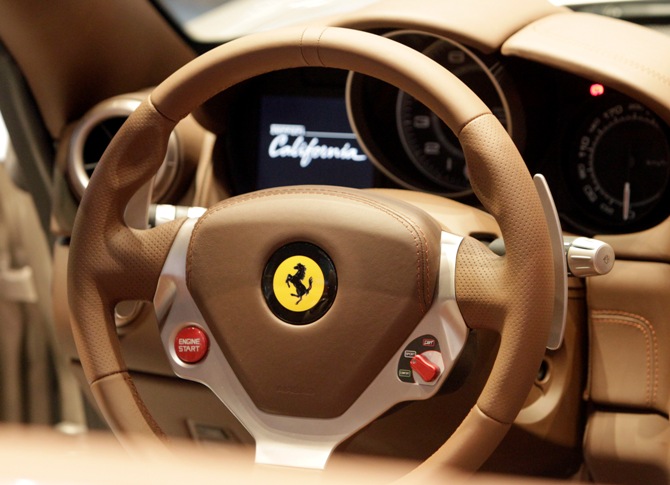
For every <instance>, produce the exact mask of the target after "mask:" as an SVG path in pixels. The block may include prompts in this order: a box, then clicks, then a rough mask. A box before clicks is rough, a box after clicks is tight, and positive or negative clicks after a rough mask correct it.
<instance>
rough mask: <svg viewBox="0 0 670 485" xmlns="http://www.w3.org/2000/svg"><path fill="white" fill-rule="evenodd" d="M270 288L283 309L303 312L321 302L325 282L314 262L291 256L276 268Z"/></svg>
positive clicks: (305, 258)
mask: <svg viewBox="0 0 670 485" xmlns="http://www.w3.org/2000/svg"><path fill="white" fill-rule="evenodd" d="M272 287H273V290H274V294H275V297H276V298H277V301H278V302H279V303H280V304H281V305H282V306H283V307H284V308H286V309H287V310H290V311H293V312H304V311H307V310H310V309H312V308H313V307H314V306H315V305H316V304H317V303H319V301H320V300H321V297H322V296H323V291H324V288H325V280H324V276H323V271H321V268H320V267H319V265H318V264H317V263H316V261H314V260H313V259H311V258H309V257H307V256H291V257H289V258H287V259H285V260H284V261H283V262H282V263H281V264H280V265H279V266H278V267H277V270H276V271H275V274H274V277H273V281H272Z"/></svg>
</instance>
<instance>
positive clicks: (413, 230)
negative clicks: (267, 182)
mask: <svg viewBox="0 0 670 485" xmlns="http://www.w3.org/2000/svg"><path fill="white" fill-rule="evenodd" d="M273 195H326V196H331V197H341V198H343V199H348V200H352V201H356V202H360V203H363V204H365V205H368V206H370V207H372V208H374V209H377V210H379V211H381V212H384V213H386V214H387V215H389V216H391V217H392V218H393V219H395V220H396V221H397V222H399V223H400V224H401V225H403V227H405V229H406V230H407V232H408V233H409V234H410V235H411V236H412V239H413V240H414V246H415V248H416V259H417V261H416V268H417V274H416V281H417V295H418V297H419V298H418V299H419V311H420V314H421V315H423V314H424V313H425V312H426V311H427V308H428V305H429V303H430V301H429V300H430V298H429V294H430V288H429V284H428V283H429V281H430V272H429V267H430V265H429V260H430V254H429V250H428V242H427V240H426V236H425V234H424V233H423V231H421V230H420V229H419V226H418V224H416V223H415V222H414V221H412V220H411V219H409V218H407V217H405V216H403V215H401V214H399V213H398V212H396V211H394V210H393V209H390V208H389V207H386V206H384V205H382V204H378V203H375V202H374V201H372V200H370V199H366V198H363V197H357V196H355V195H353V194H346V193H342V192H337V191H331V190H324V189H319V190H304V189H303V190H297V189H270V190H268V191H265V192H260V193H253V194H249V195H246V196H240V197H237V198H235V199H234V200H228V201H224V202H222V203H220V204H219V205H217V206H215V207H213V208H211V209H210V210H209V211H207V212H206V213H205V214H204V215H203V216H202V217H201V218H200V220H198V222H197V223H196V225H195V227H194V228H193V235H192V237H191V242H190V243H189V251H188V255H187V260H186V281H187V285H188V286H189V287H191V278H192V273H191V266H192V260H193V252H194V249H193V247H194V241H195V239H196V238H197V235H198V232H199V229H200V226H201V224H203V223H204V221H205V220H206V219H207V218H208V217H210V216H212V215H213V214H215V213H217V212H219V211H221V210H223V209H226V208H229V207H232V206H235V205H239V204H242V203H245V202H249V201H253V200H258V199H261V198H266V197H270V196H273ZM417 236H420V237H417ZM422 252H423V253H425V255H426V257H425V258H422V257H421V253H422ZM422 273H425V277H424V278H422Z"/></svg>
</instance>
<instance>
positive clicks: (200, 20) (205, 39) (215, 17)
mask: <svg viewBox="0 0 670 485" xmlns="http://www.w3.org/2000/svg"><path fill="white" fill-rule="evenodd" d="M377 1H378V0H156V2H157V3H158V5H159V6H160V7H161V8H162V9H163V10H164V11H165V12H166V13H167V15H169V16H170V17H171V18H172V20H173V21H174V22H175V23H176V24H177V25H178V26H179V28H180V29H181V30H182V31H183V32H184V34H185V35H186V36H187V37H189V38H190V39H191V40H192V41H194V42H198V43H203V44H208V43H220V42H224V41H227V40H231V39H234V38H236V37H240V36H242V35H246V34H251V33H254V32H260V31H264V30H270V29H275V28H279V27H286V26H289V25H295V24H300V23H303V22H307V21H311V20H314V19H318V18H323V17H328V16H331V15H337V14H344V13H347V12H350V11H352V10H357V9H359V8H362V7H365V6H367V5H371V4H373V3H376V2H377ZM550 1H551V2H552V3H554V4H555V5H566V6H578V5H580V6H581V5H591V4H603V3H610V4H612V3H624V2H621V1H617V0H614V1H613V0H550ZM633 1H644V0H633ZM625 3H630V1H629V2H625Z"/></svg>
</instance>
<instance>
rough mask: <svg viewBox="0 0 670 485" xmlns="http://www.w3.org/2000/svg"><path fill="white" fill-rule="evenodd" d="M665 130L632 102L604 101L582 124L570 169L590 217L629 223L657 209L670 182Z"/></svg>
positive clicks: (618, 223)
mask: <svg viewBox="0 0 670 485" xmlns="http://www.w3.org/2000/svg"><path fill="white" fill-rule="evenodd" d="M666 129H667V128H666V127H665V125H664V123H663V122H662V121H661V120H660V119H659V118H658V117H657V116H656V115H655V114H653V113H652V112H651V111H649V110H648V109H647V108H645V107H644V106H642V105H641V104H639V103H636V102H633V101H623V102H619V103H616V104H613V105H609V106H608V107H607V108H605V109H603V110H602V111H599V112H598V113H597V114H596V115H595V116H593V117H592V118H590V119H589V120H588V122H587V123H585V124H584V126H583V128H582V131H581V132H580V134H579V135H578V147H577V148H576V150H577V153H576V156H573V157H571V159H572V163H571V164H570V165H569V170H570V176H571V179H572V180H573V182H574V186H575V187H576V189H577V192H578V196H579V199H580V200H581V205H582V206H583V207H584V209H585V210H587V211H588V214H589V215H590V216H591V217H592V218H593V219H595V220H596V221H599V222H601V223H604V224H608V225H612V224H614V225H618V226H631V225H636V224H638V223H639V222H640V221H642V219H644V218H646V217H651V216H652V215H653V214H654V213H655V212H657V209H660V208H661V206H660V205H659V203H660V202H661V201H662V200H663V199H664V197H666V189H667V187H668V181H669V180H670V147H669V146H668V135H667V133H666ZM665 212H666V213H667V208H666V209H665ZM664 215H667V214H663V215H662V216H664Z"/></svg>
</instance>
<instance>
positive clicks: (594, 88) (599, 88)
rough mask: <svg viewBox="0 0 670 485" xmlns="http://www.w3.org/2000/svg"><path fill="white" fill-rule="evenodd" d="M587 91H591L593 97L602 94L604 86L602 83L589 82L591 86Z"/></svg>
mask: <svg viewBox="0 0 670 485" xmlns="http://www.w3.org/2000/svg"><path fill="white" fill-rule="evenodd" d="M589 93H591V96H593V97H594V98H595V97H596V96H602V95H603V94H605V86H603V85H602V84H591V87H590V88H589Z"/></svg>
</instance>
